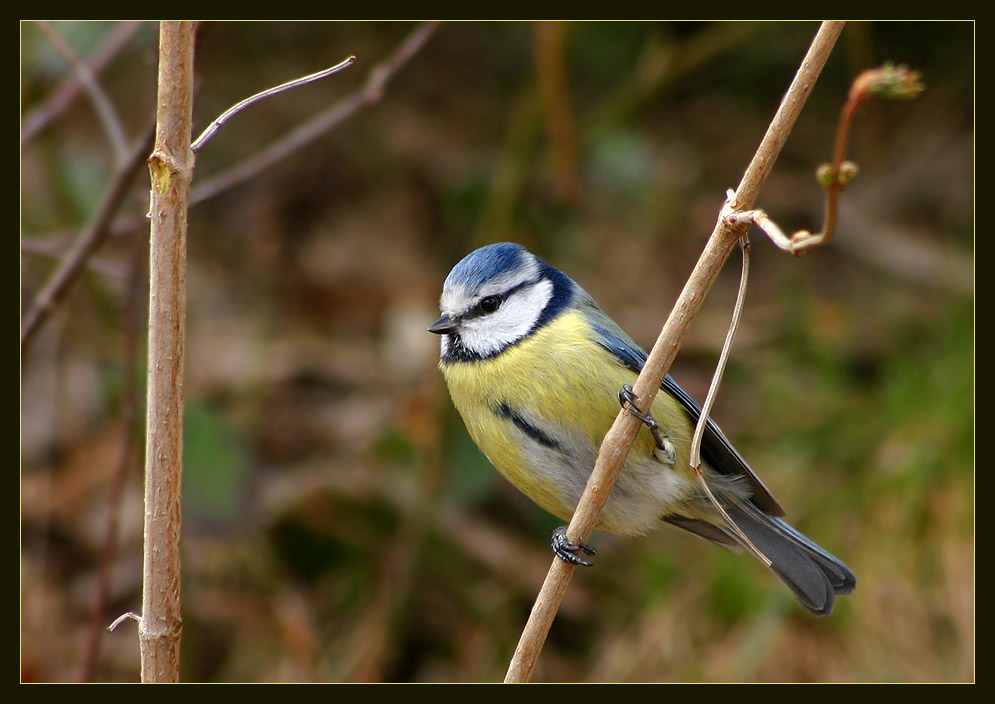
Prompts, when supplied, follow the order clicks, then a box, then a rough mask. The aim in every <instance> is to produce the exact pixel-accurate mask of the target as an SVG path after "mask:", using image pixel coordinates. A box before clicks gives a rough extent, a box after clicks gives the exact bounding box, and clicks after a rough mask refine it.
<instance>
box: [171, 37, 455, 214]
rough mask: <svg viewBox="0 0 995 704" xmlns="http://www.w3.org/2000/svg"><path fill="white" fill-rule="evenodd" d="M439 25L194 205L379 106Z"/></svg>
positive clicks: (209, 186) (225, 175)
mask: <svg viewBox="0 0 995 704" xmlns="http://www.w3.org/2000/svg"><path fill="white" fill-rule="evenodd" d="M439 24H440V23H439V22H425V23H423V24H420V25H418V27H416V28H415V29H414V30H413V31H412V32H411V34H409V35H408V37H407V38H406V39H405V40H404V41H403V42H402V43H401V45H400V46H399V47H398V48H397V49H396V50H395V51H394V53H393V54H392V55H391V56H390V57H389V58H388V59H387V60H386V61H384V62H383V63H380V64H377V65H376V66H374V67H373V68H372V69H370V73H369V75H368V76H367V79H366V82H365V83H364V84H363V86H361V87H360V88H359V90H357V91H356V92H355V93H353V94H352V95H350V96H349V97H347V98H345V99H343V100H341V101H339V102H338V103H336V104H335V105H333V106H332V107H331V108H329V109H328V110H326V111H325V112H323V113H321V114H319V115H316V116H315V117H313V118H312V119H310V120H308V121H307V122H305V123H304V124H303V125H301V126H300V127H298V128H297V129H295V130H293V131H292V132H290V133H288V134H287V135H285V136H284V137H282V138H281V139H279V140H277V141H276V142H274V143H273V144H271V145H270V146H269V147H267V148H266V149H264V150H263V151H261V152H259V153H258V154H256V155H255V156H253V157H251V158H250V159H247V160H246V161H243V162H242V163H241V164H238V165H237V166H234V167H232V168H230V169H228V170H227V171H223V172H222V173H220V174H218V175H217V176H215V177H213V178H211V179H208V180H206V181H204V182H202V183H201V184H200V185H199V186H197V187H196V188H194V190H193V192H192V193H191V195H190V204H191V205H194V204H196V203H200V202H202V201H205V200H207V199H208V198H212V197H214V196H216V195H217V194H218V193H221V192H222V191H225V190H227V189H229V188H231V187H232V186H234V185H236V184H239V183H242V182H243V181H246V180H248V179H250V178H252V177H253V176H255V175H256V174H259V173H261V172H262V171H264V170H266V169H268V168H269V167H270V166H272V165H273V164H275V163H277V162H278V161H280V160H281V159H284V158H285V157H287V156H288V155H290V154H292V153H293V152H295V151H297V150H298V149H300V148H301V147H303V146H305V145H306V144H309V143H310V142H312V141H314V140H315V139H317V138H318V137H319V136H321V135H322V134H324V133H325V132H327V131H329V130H330V129H332V128H333V127H335V126H337V125H339V124H340V123H342V122H343V121H345V120H346V119H348V118H349V117H351V116H352V115H353V114H354V113H356V112H357V111H358V110H359V109H360V108H363V107H366V106H368V105H372V104H374V103H376V102H377V101H378V100H380V98H381V96H382V95H383V89H384V87H385V86H386V85H387V82H388V81H389V80H390V79H391V78H393V76H394V74H396V73H397V72H398V70H400V69H401V67H403V66H404V64H406V63H407V62H408V61H409V60H410V59H411V58H412V57H413V56H414V55H415V54H417V53H418V50H419V49H421V48H422V46H424V44H425V42H427V41H428V39H429V38H430V37H431V36H432V33H433V32H435V30H436V29H437V28H438V26H439Z"/></svg>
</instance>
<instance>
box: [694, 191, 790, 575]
mask: <svg viewBox="0 0 995 704" xmlns="http://www.w3.org/2000/svg"><path fill="white" fill-rule="evenodd" d="M728 197H729V198H732V191H729V192H728ZM739 244H740V247H741V248H742V250H743V270H742V272H741V273H740V276H739V291H738V292H737V294H736V303H735V305H734V306H733V309H732V320H730V321H729V330H728V331H726V339H725V341H724V342H723V343H722V351H721V352H720V353H719V361H718V363H717V364H716V365H715V374H713V375H712V383H711V384H710V385H709V387H708V393H707V394H706V395H705V403H704V404H702V406H701V413H700V414H699V416H698V422H697V423H696V424H695V426H694V435H692V436H691V452H690V454H689V456H688V457H689V459H688V464H689V465H690V466H691V469H693V470H694V473H695V476H696V477H697V478H698V484H699V485H700V486H701V489H702V491H704V492H705V495H706V496H707V497H708V500H709V501H711V502H712V505H713V506H715V509H716V510H717V511H718V512H719V513H720V514H721V515H722V518H723V519H725V522H726V525H728V526H729V528H730V530H732V531H733V532H734V533H735V534H736V535H737V536H738V537H739V539H740V541H742V543H743V545H745V546H746V547H747V548H748V549H749V551H750V552H752V553H753V554H754V555H756V556H757V557H758V558H759V559H760V561H761V562H763V563H764V564H765V565H766V566H767V567H770V565H771V562H770V558H768V557H767V556H766V555H764V554H763V552H762V551H761V550H760V549H759V548H758V547H757V546H756V545H754V544H753V541H752V540H750V539H749V537H748V536H747V535H746V533H744V532H743V531H742V530H741V529H740V527H739V526H738V525H736V521H734V520H732V518H731V517H730V516H729V514H728V512H726V510H725V508H724V507H723V506H722V504H721V503H720V502H719V501H718V499H716V498H715V494H713V493H712V489H711V487H709V486H708V482H707V481H705V471H704V470H703V469H702V467H701V439H702V438H703V437H704V435H705V427H706V426H707V425H708V417H709V416H710V415H711V414H712V406H713V405H715V397H716V396H717V395H718V391H719V385H720V384H721V383H722V375H723V374H724V373H725V368H726V362H727V361H728V360H729V350H731V349H732V341H733V338H734V337H735V336H736V331H737V330H738V329H739V319H740V316H741V315H742V313H743V304H744V303H745V301H746V284H747V281H749V278H750V241H749V239H748V238H747V237H746V235H743V237H742V238H740V240H739Z"/></svg>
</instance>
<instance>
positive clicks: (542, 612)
mask: <svg viewBox="0 0 995 704" xmlns="http://www.w3.org/2000/svg"><path fill="white" fill-rule="evenodd" d="M843 25H844V23H843V22H824V23H823V24H822V25H821V26H820V28H819V31H818V33H817V34H816V36H815V38H814V39H813V41H812V44H811V46H810V47H809V50H808V53H807V54H806V56H805V58H804V59H803V60H802V63H801V66H800V67H799V69H798V71H797V72H796V74H795V77H794V80H793V81H792V83H791V85H790V86H789V88H788V91H787V93H786V94H785V96H784V98H783V100H782V101H781V105H780V107H779V108H778V110H777V113H776V114H775V115H774V119H773V120H772V122H771V124H770V126H769V127H768V129H767V133H766V134H765V135H764V138H763V140H762V141H761V143H760V146H759V147H758V149H757V152H756V154H755V155H754V157H753V160H752V161H751V162H750V165H749V166H748V167H747V169H746V173H745V174H744V175H743V178H742V180H741V181H740V184H739V188H738V189H737V190H736V192H735V194H734V195H733V197H732V198H731V199H729V200H727V201H726V203H725V205H724V206H723V208H722V211H721V212H720V214H719V217H718V220H717V222H716V224H715V228H714V229H713V231H712V235H711V236H710V237H709V239H708V242H707V243H706V245H705V250H704V252H703V253H702V255H701V257H700V258H699V260H698V263H697V264H696V265H695V267H694V270H693V271H692V272H691V276H690V278H689V279H688V281H687V283H686V284H685V286H684V289H683V290H682V291H681V294H680V296H679V297H678V299H677V302H676V303H675V304H674V307H673V309H672V310H671V312H670V316H669V317H668V318H667V322H666V323H665V324H664V326H663V330H662V331H661V332H660V336H659V337H658V338H657V341H656V344H654V345H653V349H652V350H651V351H650V354H649V356H648V357H647V359H646V364H645V365H644V366H643V370H642V372H641V373H640V374H639V378H638V379H637V380H636V384H635V386H634V387H633V390H634V392H635V394H636V396H637V397H638V398H639V400H640V403H641V405H642V407H643V408H649V407H651V406H652V404H653V400H654V399H655V398H656V394H657V392H658V391H659V389H660V384H661V382H662V381H663V377H664V375H665V374H666V373H667V371H668V370H669V369H670V365H671V364H672V363H673V361H674V358H675V357H676V356H677V349H678V347H679V346H680V343H681V340H682V338H683V337H684V333H685V332H686V330H687V328H688V326H689V325H690V323H691V320H692V319H693V318H694V316H695V315H696V314H697V312H698V311H699V310H700V308H701V305H702V303H703V301H704V298H705V295H706V294H707V293H708V291H709V290H710V289H711V287H712V285H713V284H714V282H715V279H716V278H717V277H718V274H719V271H720V270H721V268H722V265H723V263H724V262H725V260H726V258H727V257H728V256H729V253H730V252H731V251H732V248H733V247H734V246H735V244H736V242H737V241H738V240H739V238H740V237H742V235H743V234H744V233H745V227H746V225H747V223H746V222H745V221H744V222H740V221H737V220H736V218H735V217H734V216H735V213H736V212H737V211H739V210H748V209H749V208H750V207H752V205H753V202H754V201H755V199H756V197H757V195H758V193H759V192H760V189H761V187H762V186H763V184H764V182H765V181H766V179H767V176H768V175H769V174H770V171H771V169H772V168H773V165H774V162H775V160H776V159H777V156H778V154H779V153H780V151H781V149H782V147H783V146H784V143H785V142H786V141H787V138H788V135H789V134H790V132H791V128H792V127H793V126H794V123H795V121H796V120H797V118H798V115H799V114H800V113H801V109H802V107H803V106H804V104H805V101H806V100H807V98H808V95H809V93H810V92H811V90H812V87H813V86H814V84H815V81H816V79H817V78H818V76H819V74H820V73H821V71H822V67H823V66H824V65H825V63H826V61H827V59H828V58H829V54H830V53H831V52H832V49H833V46H834V45H835V43H836V40H837V38H838V37H839V35H840V33H841V32H842V31H843ZM640 425H641V421H639V420H638V419H637V418H636V417H635V416H633V415H632V414H630V413H629V412H628V411H626V410H624V409H623V410H621V411H620V412H619V414H618V416H616V418H615V422H614V424H613V425H612V427H611V430H609V431H608V434H607V435H606V436H605V439H604V441H603V442H602V444H601V450H600V452H599V454H598V459H597V462H596V463H595V466H594V470H593V471H592V473H591V477H590V479H589V480H588V483H587V488H586V489H585V490H584V494H583V496H582V497H581V500H580V503H579V504H578V505H577V509H576V511H575V512H574V515H573V519H572V520H571V521H570V526H569V527H568V528H567V538H568V540H570V541H571V542H574V543H582V542H585V541H586V540H587V537H588V536H589V535H590V533H591V531H592V530H593V529H594V527H595V526H596V525H597V521H598V515H599V514H600V512H601V508H602V507H603V506H604V503H605V501H606V500H607V498H608V495H609V493H610V492H611V489H612V486H613V485H614V483H615V479H616V477H617V476H618V473H619V472H620V471H621V468H622V465H623V463H624V462H625V458H626V457H627V456H628V453H629V449H630V448H631V447H632V443H633V441H634V440H635V438H636V435H637V433H638V432H639V428H640ZM575 569H576V566H575V565H571V564H568V563H566V562H564V561H563V560H560V559H559V558H553V562H552V566H551V567H550V570H549V573H548V574H547V576H546V580H545V582H544V583H543V585H542V589H541V590H540V592H539V596H538V597H537V598H536V602H535V604H534V605H533V607H532V613H531V614H530V616H529V620H528V623H526V625H525V629H524V630H523V632H522V636H521V638H520V640H519V643H518V648H517V649H516V650H515V654H514V656H513V657H512V660H511V663H510V665H509V667H508V672H507V675H506V676H505V682H527V681H528V680H529V679H530V677H531V675H532V671H533V669H534V668H535V664H536V662H537V661H538V658H539V653H540V652H541V651H542V645H543V643H544V642H545V639H546V635H547V634H548V633H549V629H550V627H551V626H552V622H553V619H554V618H555V616H556V611H557V609H558V608H559V605H560V602H561V601H562V599H563V595H564V594H565V593H566V589H567V586H568V585H569V583H570V578H571V577H572V576H573V572H574V570H575Z"/></svg>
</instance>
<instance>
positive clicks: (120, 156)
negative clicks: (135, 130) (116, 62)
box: [38, 22, 128, 164]
mask: <svg viewBox="0 0 995 704" xmlns="http://www.w3.org/2000/svg"><path fill="white" fill-rule="evenodd" d="M38 28H39V29H41V31H42V32H43V33H44V34H45V36H46V37H48V39H49V41H50V42H52V44H53V45H55V48H56V49H58V50H59V53H60V54H62V57H63V58H64V59H65V60H66V61H68V62H69V65H70V66H72V67H73V70H74V71H75V72H76V75H77V76H78V77H79V82H80V83H81V84H82V85H83V88H84V90H85V91H86V94H87V96H88V97H89V98H90V101H91V102H92V103H93V107H94V108H95V109H96V111H97V116H98V117H99V118H100V124H101V125H103V127H104V132H106V133H107V137H108V139H110V142H111V146H112V147H113V148H114V155H115V159H116V161H117V163H119V164H120V163H122V162H124V161H125V159H127V158H128V141H127V139H126V138H125V136H124V128H123V127H122V126H121V120H120V118H118V116H117V111H116V110H115V109H114V106H113V105H111V101H110V98H108V97H107V94H106V93H105V92H104V89H103V88H101V87H100V84H99V83H98V82H97V79H96V77H95V76H94V75H93V73H91V72H90V68H89V66H87V65H86V64H85V63H84V62H83V61H82V60H81V59H80V58H79V57H78V56H77V55H76V52H75V51H73V49H72V47H71V46H69V44H68V42H66V40H65V39H63V38H62V35H61V34H59V33H58V32H56V31H55V30H54V29H53V28H52V25H50V24H49V23H48V22H39V23H38Z"/></svg>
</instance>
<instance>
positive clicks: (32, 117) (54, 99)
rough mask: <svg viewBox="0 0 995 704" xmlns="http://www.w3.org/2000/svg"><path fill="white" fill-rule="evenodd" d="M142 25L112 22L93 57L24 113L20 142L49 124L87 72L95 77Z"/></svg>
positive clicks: (78, 91) (65, 104)
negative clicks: (34, 106) (40, 102)
mask: <svg viewBox="0 0 995 704" xmlns="http://www.w3.org/2000/svg"><path fill="white" fill-rule="evenodd" d="M43 24H47V23H39V25H40V26H41V25H43ZM141 26H142V23H141V22H134V21H133V22H116V23H114V24H113V25H111V28H110V30H109V31H108V32H107V37H106V39H105V40H104V42H103V43H102V44H101V46H100V48H99V49H98V50H97V52H96V53H95V54H94V55H93V58H91V59H90V61H89V62H88V63H86V64H83V65H81V66H80V67H78V68H77V70H76V71H75V72H74V73H73V76H72V77H71V78H67V79H66V80H65V81H63V83H62V84H61V85H60V86H59V88H58V89H57V90H56V91H54V92H53V93H52V94H51V95H50V96H49V98H48V100H46V101H45V102H44V103H42V104H41V105H40V106H38V107H37V108H35V109H34V110H32V111H31V112H30V113H29V114H28V115H27V116H25V117H24V119H23V121H22V122H21V145H22V146H23V145H24V144H25V143H26V142H28V141H30V140H31V138H32V137H34V136H35V135H36V134H38V133H39V132H41V131H42V130H43V129H45V128H46V127H48V126H49V125H50V124H51V123H52V121H53V120H54V119H55V118H56V117H58V115H59V114H60V113H62V111H63V110H65V109H66V108H67V107H68V106H69V105H70V104H71V103H72V101H73V100H74V99H75V98H76V96H78V95H79V93H80V90H81V89H83V87H84V86H85V84H86V81H85V80H84V76H89V77H93V78H94V80H95V79H96V77H97V76H98V75H99V74H100V72H101V70H103V68H104V67H105V66H106V65H107V64H108V63H110V62H111V61H112V60H113V59H114V57H115V56H116V55H117V53H118V52H119V51H120V50H121V49H122V48H123V47H124V45H125V44H127V43H128V41H129V40H130V39H131V38H132V37H133V36H134V35H135V32H137V31H138V30H139V28H140V27H141ZM70 51H71V50H70ZM72 56H73V57H75V56H76V55H75V53H72ZM122 146H123V142H122Z"/></svg>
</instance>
